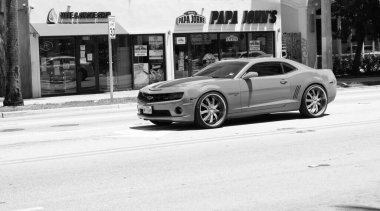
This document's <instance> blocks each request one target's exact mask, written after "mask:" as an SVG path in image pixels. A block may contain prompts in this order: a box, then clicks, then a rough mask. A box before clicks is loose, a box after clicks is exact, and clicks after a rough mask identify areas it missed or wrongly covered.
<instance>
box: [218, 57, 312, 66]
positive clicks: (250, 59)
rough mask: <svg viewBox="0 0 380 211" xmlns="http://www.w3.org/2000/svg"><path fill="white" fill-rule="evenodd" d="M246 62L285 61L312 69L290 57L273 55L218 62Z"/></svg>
mask: <svg viewBox="0 0 380 211" xmlns="http://www.w3.org/2000/svg"><path fill="white" fill-rule="evenodd" d="M234 61H236V62H239V61H240V62H242V61H243V62H248V63H251V64H255V63H259V62H286V63H288V64H291V65H294V66H296V67H297V68H300V67H302V69H313V68H312V67H309V66H306V65H304V64H302V63H299V62H297V61H293V60H290V59H285V58H275V57H254V58H239V59H229V60H222V61H220V62H234Z"/></svg>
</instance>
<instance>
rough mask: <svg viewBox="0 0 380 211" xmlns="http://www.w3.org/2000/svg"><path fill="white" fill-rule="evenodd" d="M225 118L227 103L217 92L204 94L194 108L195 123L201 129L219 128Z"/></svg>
mask: <svg viewBox="0 0 380 211" xmlns="http://www.w3.org/2000/svg"><path fill="white" fill-rule="evenodd" d="M226 117H227V103H226V101H225V99H224V97H223V96H222V95H221V94H219V93H217V92H209V93H206V94H204V95H203V96H202V97H201V98H200V99H199V100H198V102H197V105H196V107H195V123H196V124H197V125H198V126H200V127H202V128H217V127H220V126H221V125H222V124H223V123H224V121H225V120H226Z"/></svg>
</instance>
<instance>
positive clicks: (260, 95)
mask: <svg viewBox="0 0 380 211" xmlns="http://www.w3.org/2000/svg"><path fill="white" fill-rule="evenodd" d="M247 72H257V73H258V77H253V78H249V79H246V80H241V94H242V102H243V103H244V104H245V105H246V106H245V110H247V111H259V110H269V109H275V108H280V107H283V106H285V103H286V101H287V100H288V99H289V94H290V85H289V81H288V78H287V75H285V74H283V70H282V66H281V63H280V62H261V63H256V64H254V65H252V66H251V67H250V68H249V69H248V70H247Z"/></svg>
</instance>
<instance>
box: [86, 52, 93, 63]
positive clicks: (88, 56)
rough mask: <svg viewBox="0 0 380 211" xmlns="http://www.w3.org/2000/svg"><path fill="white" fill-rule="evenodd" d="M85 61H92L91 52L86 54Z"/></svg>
mask: <svg viewBox="0 0 380 211" xmlns="http://www.w3.org/2000/svg"><path fill="white" fill-rule="evenodd" d="M87 61H89V62H92V53H89V54H87Z"/></svg>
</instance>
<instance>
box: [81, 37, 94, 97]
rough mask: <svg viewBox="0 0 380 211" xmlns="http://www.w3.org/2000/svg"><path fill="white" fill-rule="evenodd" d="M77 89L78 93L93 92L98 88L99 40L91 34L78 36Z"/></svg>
mask: <svg viewBox="0 0 380 211" xmlns="http://www.w3.org/2000/svg"><path fill="white" fill-rule="evenodd" d="M77 52H78V53H77V56H76V58H77V64H78V65H77V69H76V74H77V75H76V76H77V90H78V93H93V92H96V91H97V90H98V87H99V77H98V74H97V57H98V56H97V54H98V49H97V42H96V40H95V39H93V38H92V37H90V36H83V37H78V40H77Z"/></svg>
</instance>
